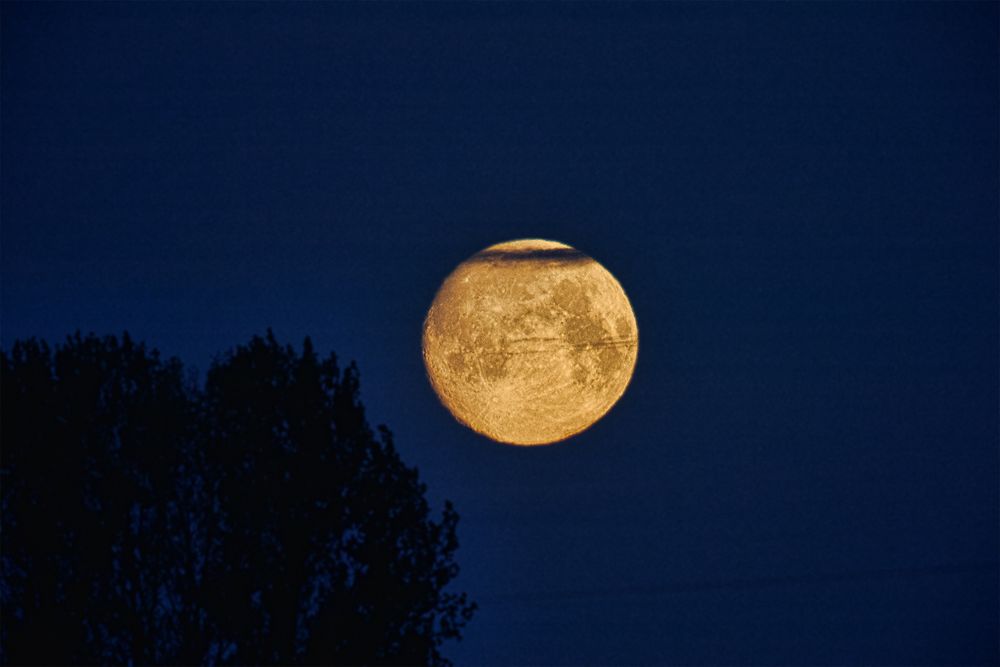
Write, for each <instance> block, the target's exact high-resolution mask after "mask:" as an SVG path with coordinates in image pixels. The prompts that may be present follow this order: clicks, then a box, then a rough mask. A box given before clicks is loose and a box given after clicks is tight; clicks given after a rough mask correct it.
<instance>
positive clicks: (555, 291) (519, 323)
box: [423, 239, 638, 445]
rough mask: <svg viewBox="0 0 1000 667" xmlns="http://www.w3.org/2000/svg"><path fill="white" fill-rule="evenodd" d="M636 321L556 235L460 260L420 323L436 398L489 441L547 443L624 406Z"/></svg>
mask: <svg viewBox="0 0 1000 667" xmlns="http://www.w3.org/2000/svg"><path fill="white" fill-rule="evenodd" d="M637 354H638V327H637V325H636V321H635V315H634V314H633V312H632V307H631V305H630V303H629V301H628V297H626V296H625V292H624V290H623V289H622V287H621V285H619V284H618V281H617V280H615V278H614V276H612V275H611V274H610V273H609V272H608V271H607V269H605V268H604V267H603V266H601V265H600V264H598V263H597V262H596V261H594V260H593V259H591V258H590V257H588V256H587V255H585V254H584V253H582V252H580V251H579V250H576V249H575V248H572V247H570V246H567V245H565V244H563V243H558V242H556V241H545V240H542V239H523V240H518V241H509V242H506V243H499V244H497V245H493V246H490V247H489V248H486V249H484V250H482V251H480V252H479V253H477V254H475V255H473V256H472V257H471V258H469V259H468V260H466V261H465V262H462V264H460V265H459V266H458V267H457V268H456V269H455V270H454V271H453V272H452V273H451V275H449V276H448V277H447V278H446V279H445V281H444V283H443V284H442V285H441V288H440V289H439V290H438V293H437V295H436V296H435V298H434V302H433V304H432V305H431V308H430V311H429V312H428V314H427V319H426V320H425V322H424V333H423V356H424V363H425V365H426V368H427V375H428V377H429V379H430V382H431V385H432V386H433V387H434V390H435V391H436V392H437V395H438V397H439V398H440V399H441V402H442V403H443V404H444V406H445V407H446V408H448V410H449V411H451V413H452V415H454V416H455V418H456V419H457V420H458V421H459V422H461V423H463V424H465V425H466V426H468V427H469V428H471V429H473V430H474V431H476V432H478V433H481V434H482V435H485V436H487V437H489V438H492V439H494V440H497V441H499V442H504V443H508V444H514V445H543V444H549V443H552V442H557V441H559V440H564V439H565V438H568V437H570V436H572V435H574V434H576V433H579V432H580V431H583V430H584V429H586V428H588V427H589V426H590V425H592V424H593V423H594V422H596V421H597V420H598V419H600V418H601V417H602V416H603V415H604V414H605V413H607V411H608V410H610V409H611V407H612V406H613V405H614V404H615V403H616V402H617V401H618V399H619V398H620V397H621V396H622V394H623V393H624V391H625V388H626V387H627V386H628V383H629V380H630V379H631V377H632V372H633V370H634V368H635V362H636V357H637Z"/></svg>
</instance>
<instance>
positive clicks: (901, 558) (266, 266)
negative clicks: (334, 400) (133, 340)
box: [0, 2, 1000, 664]
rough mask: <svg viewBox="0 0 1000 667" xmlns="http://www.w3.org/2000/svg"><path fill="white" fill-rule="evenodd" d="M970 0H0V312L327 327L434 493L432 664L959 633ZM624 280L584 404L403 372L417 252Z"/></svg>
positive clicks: (29, 316) (972, 382)
mask: <svg viewBox="0 0 1000 667" xmlns="http://www.w3.org/2000/svg"><path fill="white" fill-rule="evenodd" d="M998 7H1000V5H998V4H997V3H992V2H984V3H979V4H960V3H928V4H922V3H870V4H861V3H859V4H853V3H846V2H838V3H760V4H739V5H736V4H724V3H704V4H683V3H642V4H615V5H611V4H569V3H566V4H556V3H551V4H536V5H523V4H517V5H515V4H497V3H482V4H470V5H452V4H433V5H416V6H414V5H408V6H402V5H394V4H377V5H352V4H333V3H329V4H262V3H255V4H229V3H225V4H203V5H192V4H181V3H166V4H145V3H143V4H129V5H117V4H91V5H88V4H65V5H64V4H30V5H22V4H14V3H4V4H3V5H2V30H3V39H2V65H0V66H2V121H0V122H2V176H0V178H2V198H0V213H2V232H0V241H2V245H0V252H2V337H3V344H4V345H5V346H9V345H10V343H11V342H12V341H13V340H14V339H15V338H18V337H23V336H28V335H40V336H44V337H46V338H50V339H59V338H61V337H62V336H64V335H65V334H67V333H69V332H71V331H73V330H76V329H77V328H79V329H82V330H84V331H90V330H93V331H95V332H98V333H112V332H120V331H121V330H123V329H128V330H129V331H130V332H131V333H132V334H134V335H135V336H137V337H139V338H142V339H145V340H147V341H148V342H150V343H151V344H153V345H155V346H157V347H159V348H160V349H161V350H162V351H163V352H164V353H166V354H170V355H178V356H180V357H181V358H182V359H184V361H185V362H186V363H187V364H188V365H189V366H194V367H197V368H198V369H200V370H201V371H204V369H205V367H206V366H207V364H208V363H209V361H210V360H211V358H212V356H213V355H215V354H217V353H219V352H221V351H224V350H225V349H227V348H228V347H230V346H232V345H234V344H236V343H240V342H244V341H245V340H246V339H247V338H248V337H249V336H250V335H252V334H254V333H262V332H263V331H264V330H265V329H266V327H273V328H274V330H275V333H276V334H277V335H278V337H279V338H280V339H282V340H287V341H294V342H296V343H298V342H299V341H300V340H301V338H302V337H303V336H305V335H307V334H308V335H311V336H312V337H313V338H314V340H315V342H316V343H317V346H318V347H319V348H320V349H321V350H324V351H326V350H335V351H336V352H337V353H338V354H339V355H341V357H342V358H345V359H356V360H357V361H358V363H359V365H360V367H361V371H362V388H363V399H364V401H365V403H366V405H367V406H368V410H369V414H370V417H371V419H372V421H373V422H385V423H387V424H388V425H389V426H390V427H391V428H392V429H393V430H394V431H395V433H396V435H397V439H398V444H399V446H400V449H401V450H402V453H403V455H404V457H405V458H406V459H407V461H409V462H410V463H412V464H416V465H417V466H419V468H420V470H421V473H422V475H423V478H424V480H425V481H426V482H427V483H428V484H429V486H430V493H431V495H432V497H433V498H434V499H435V500H436V501H440V500H441V499H443V498H446V497H447V498H451V499H453V500H454V501H455V503H456V505H457V507H458V510H459V512H460V514H461V515H462V517H463V519H462V523H461V525H460V538H461V540H462V548H461V549H460V551H459V560H460V562H461V564H462V566H463V574H462V576H461V577H460V580H459V583H460V585H461V586H462V587H464V588H465V589H466V590H468V591H469V592H470V593H471V594H472V595H473V596H474V597H475V598H476V599H478V601H479V602H480V606H481V610H480V612H479V614H478V616H477V617H476V619H475V621H474V623H473V624H472V625H471V626H470V627H469V628H468V631H467V633H466V640H465V641H464V642H463V643H462V644H460V645H456V646H453V647H452V648H451V649H450V651H449V653H450V655H451V656H452V657H453V658H454V659H456V660H457V661H459V662H460V663H479V664H493V663H497V664H499V663H510V662H517V663H573V664H586V663H602V664H606V663H622V662H627V663H749V662H753V663H797V664H802V663H910V664H914V663H977V662H996V661H998V660H1000V656H998V630H997V627H998V617H997V615H998V583H1000V582H998V570H997V554H998V532H997V526H998V504H1000V499H998V472H1000V466H998V402H1000V397H998V354H997V340H998V217H997V213H998V186H997V183H998V86H997V80H998V66H997V53H998V28H997V26H998V18H1000V17H998ZM528 236H530V237H543V238H552V239H557V240H559V241H563V242H565V243H569V244H571V245H573V246H575V247H577V248H579V249H580V250H582V251H584V252H586V253H588V254H590V255H591V256H593V257H594V258H596V259H597V260H598V261H600V262H602V263H603V264H604V265H605V266H606V267H607V268H608V269H609V270H611V271H612V272H613V273H614V274H615V275H616V276H617V278H618V279H619V281H620V282H621V283H622V285H623V286H624V288H625V290H626V292H627V293H628V295H629V297H630V299H631V300H632V303H633V306H634V308H635V311H636V316H637V319H638V322H639V329H640V352H639V362H638V366H637V369H636V374H635V377H634V380H633V382H632V384H631V386H630V388H629V390H628V391H627V392H626V394H625V396H624V397H623V399H622V400H621V402H620V403H619V404H618V406H617V407H615V408H614V409H613V410H612V411H611V412H610V413H609V414H608V415H607V416H606V417H605V419H604V420H602V421H601V422H600V423H598V424H597V425H596V426H595V427H594V428H592V429H591V430H589V431H587V432H585V433H584V434H582V435H580V436H578V437H575V438H573V439H571V440H569V441H567V442H564V443H562V444H558V445H554V446H551V447H548V448H540V449H531V450H524V449H518V448H512V447H506V446H502V445H498V444H495V443H492V442H490V441H488V440H485V439H483V438H481V437H479V436H476V435H475V434H473V433H472V432H470V431H467V430H466V429H464V428H463V427H461V426H459V425H458V424H457V423H455V422H454V421H453V420H452V419H451V417H450V416H449V415H448V413H447V412H446V411H445V410H444V409H443V408H442V407H440V405H439V404H438V402H437V400H436V398H435V396H434V394H433V392H432V390H431V388H430V386H429V384H428V383H427V381H426V379H425V376H424V370H423V365H422V361H421V358H420V330H421V324H422V320H423V317H424V314H425V313H426V309H427V308H428V306H429V305H430V302H431V299H432V298H433V296H434V292H435V290H436V288H437V286H438V285H439V283H440V281H441V280H442V279H443V278H444V276H445V275H446V274H447V273H448V272H449V271H450V270H451V269H452V268H453V267H454V266H455V265H456V264H457V263H458V262H460V261H461V260H462V259H464V258H466V257H468V256H469V255H471V254H472V253H474V252H475V251H477V250H479V249H480V248H482V247H484V246H487V245H489V244H492V243H496V242H499V241H503V240H507V239H511V238H519V237H528Z"/></svg>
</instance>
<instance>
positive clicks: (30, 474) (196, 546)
mask: <svg viewBox="0 0 1000 667" xmlns="http://www.w3.org/2000/svg"><path fill="white" fill-rule="evenodd" d="M0 373H2V394H0V401H2V417H3V420H2V426H0V428H2V431H0V435H2V447H3V449H2V459H0V471H2V484H3V494H2V503H3V504H2V512H3V515H2V531H0V566H2V567H0V614H2V620H3V622H2V628H0V656H2V659H3V661H4V662H13V663H32V662H36V663H39V662H40V663H55V662H58V663H95V662H102V663H107V662H114V663H127V662H133V663H164V662H168V663H185V664H194V663H240V664H247V663H282V664H284V663H289V664H290V663H323V664H330V663H348V664H446V663H447V661H446V660H445V659H444V657H443V656H442V654H441V652H440V649H441V646H442V643H443V642H444V641H446V640H448V639H456V638H459V636H460V631H461V629H462V627H463V626H464V624H465V623H467V622H468V621H469V619H470V618H471V615H472V613H473V611H474V605H473V604H471V603H470V602H469V601H468V600H467V599H466V596H465V595H464V594H455V593H449V592H446V591H445V587H446V586H447V584H448V583H449V582H450V581H451V580H452V579H453V578H454V577H455V575H456V574H457V571H458V568H457V565H456V564H455V561H454V554H455V550H456V548H457V546H458V545H457V541H456V537H455V529H456V524H457V521H458V516H457V514H456V513H455V511H454V509H453V508H452V507H451V505H450V504H448V503H446V504H445V508H444V513H443V516H442V518H441V519H440V520H438V521H435V520H433V519H432V518H431V515H430V510H429V508H428V505H427V502H426V500H425V498H424V494H425V487H424V486H423V485H422V484H421V483H420V482H419V480H418V477H417V472H416V470H415V469H413V468H409V467H407V466H406V465H405V464H404V463H403V462H402V461H401V460H400V458H399V456H398V454H397V453H396V450H395V448H394V446H393V442H392V436H391V434H390V433H389V431H388V430H387V429H385V428H380V429H379V430H378V432H377V433H376V432H374V431H373V430H372V429H371V428H370V427H369V426H368V423H367V421H366V418H365V413H364V408H363V406H362V404H361V402H360V400H359V393H358V392H359V379H358V372H357V368H356V367H355V366H354V365H353V364H352V365H350V366H348V367H347V368H345V369H340V368H339V367H338V365H337V362H336V359H335V357H333V356H332V355H331V356H330V357H329V358H327V359H324V360H320V359H318V358H317V356H316V354H315V352H314V350H313V349H312V345H311V344H310V342H309V340H308V339H307V340H306V341H305V343H304V345H303V349H302V352H301V353H297V352H296V351H295V350H294V349H293V348H291V347H290V346H283V345H280V344H278V342H277V341H276V340H275V338H274V336H273V335H272V334H271V333H270V332H268V334H267V336H266V337H263V338H260V337H255V338H253V339H252V340H251V341H250V342H249V343H248V344H247V345H245V346H241V347H238V348H236V349H235V350H234V351H233V352H232V353H230V354H229V355H227V356H226V357H224V358H222V359H220V360H218V361H216V362H215V363H214V364H213V365H212V367H211V368H210V369H209V371H208V374H207V377H206V380H205V383H204V387H198V386H196V384H195V383H194V382H191V381H187V382H186V381H185V379H184V375H183V369H182V367H181V365H180V363H179V362H177V361H176V360H169V361H162V360H160V359H159V357H158V356H157V354H156V352H155V351H149V350H147V349H146V348H145V347H144V346H142V345H141V344H135V343H134V342H133V341H132V340H131V339H130V338H129V337H128V336H127V335H124V336H123V337H122V338H121V340H120V341H119V340H118V339H116V338H114V337H107V338H103V339H99V338H97V337H94V336H88V337H81V336H80V335H79V334H77V335H76V336H74V337H72V338H70V339H68V340H67V341H66V343H65V344H63V345H61V346H59V347H57V348H56V349H55V350H54V351H53V350H51V349H50V348H49V347H48V346H47V345H46V344H44V343H41V342H37V341H34V340H31V341H25V342H18V343H15V344H14V346H13V348H12V349H11V351H10V353H9V354H8V353H7V352H4V353H3V355H2V370H0Z"/></svg>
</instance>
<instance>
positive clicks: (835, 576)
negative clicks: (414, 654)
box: [477, 561, 1000, 605]
mask: <svg viewBox="0 0 1000 667" xmlns="http://www.w3.org/2000/svg"><path fill="white" fill-rule="evenodd" d="M998 567H1000V563H998V562H997V561H983V562H970V563H950V564H944V565H932V566H927V567H912V568H883V569H872V570H854V571H848V572H830V573H820V574H798V575H786V576H776V577H752V578H739V579H724V580H718V581H700V582H673V583H665V584H651V585H648V586H620V587H614V588H581V589H576V590H565V591H542V592H537V593H514V594H507V595H488V596H485V597H477V602H479V603H480V604H482V605H487V604H505V603H512V602H549V601H558V600H584V599H594V598H607V597H633V596H635V597H638V596H655V595H675V594H681V593H707V592H712V591H725V590H753V589H762V588H780V587H783V586H802V585H809V584H838V583H847V582H856V581H879V580H885V579H916V578H923V577H934V576H943V575H949V574H966V573H972V572H997V571H998Z"/></svg>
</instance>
